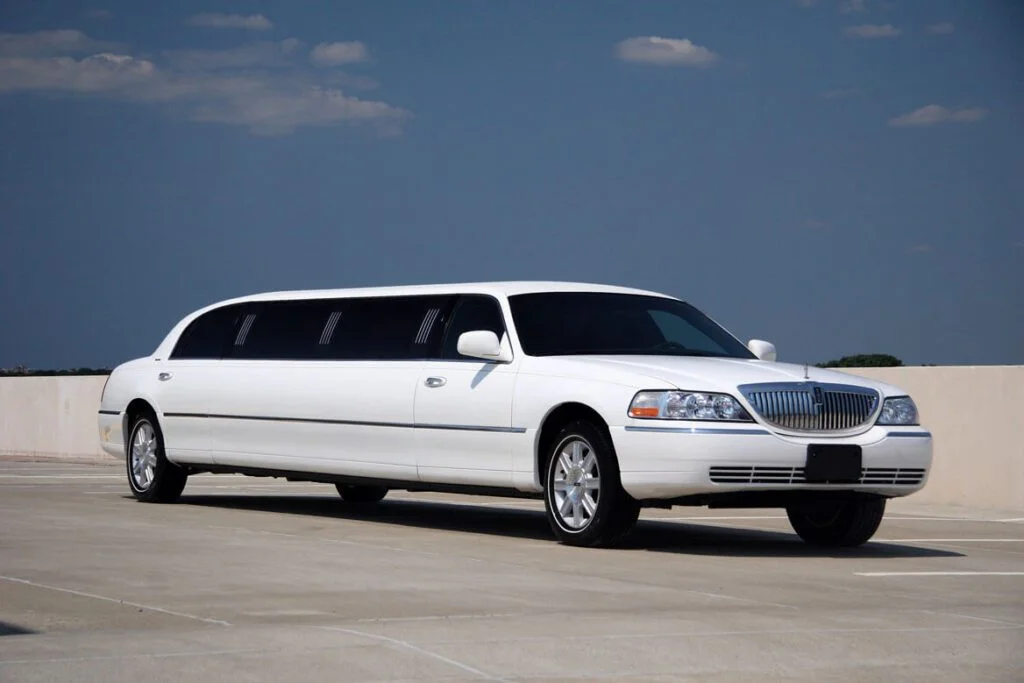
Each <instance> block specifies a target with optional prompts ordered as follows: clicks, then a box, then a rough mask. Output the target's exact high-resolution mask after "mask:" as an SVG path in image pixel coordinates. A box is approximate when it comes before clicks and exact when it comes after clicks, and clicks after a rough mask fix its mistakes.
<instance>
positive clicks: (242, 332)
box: [235, 313, 256, 346]
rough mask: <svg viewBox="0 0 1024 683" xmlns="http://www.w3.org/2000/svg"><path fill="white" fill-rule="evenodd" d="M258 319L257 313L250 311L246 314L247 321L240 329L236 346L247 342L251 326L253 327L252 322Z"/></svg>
mask: <svg viewBox="0 0 1024 683" xmlns="http://www.w3.org/2000/svg"><path fill="white" fill-rule="evenodd" d="M254 320H256V314H255V313H250V314H249V315H247V316H245V322H243V323H242V328H241V329H240V330H238V336H237V337H235V346H242V345H243V344H245V338H246V336H248V334H249V328H250V327H252V322H253V321H254Z"/></svg>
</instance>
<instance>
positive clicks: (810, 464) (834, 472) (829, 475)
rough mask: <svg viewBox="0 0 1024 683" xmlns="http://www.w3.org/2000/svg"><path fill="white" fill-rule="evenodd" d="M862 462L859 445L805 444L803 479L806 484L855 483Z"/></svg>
mask: <svg viewBox="0 0 1024 683" xmlns="http://www.w3.org/2000/svg"><path fill="white" fill-rule="evenodd" d="M862 464H863V453H862V452H861V447H860V446H857V445H853V444H821V443H812V444H810V445H809V446H807V464H806V465H805V466H804V479H805V480H806V481H807V483H808V484H856V483H858V482H859V481H860V475H861V467H862Z"/></svg>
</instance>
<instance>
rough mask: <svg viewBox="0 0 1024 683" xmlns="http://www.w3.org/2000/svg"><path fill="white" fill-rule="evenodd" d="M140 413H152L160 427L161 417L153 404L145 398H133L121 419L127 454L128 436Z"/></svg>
mask: <svg viewBox="0 0 1024 683" xmlns="http://www.w3.org/2000/svg"><path fill="white" fill-rule="evenodd" d="M138 415H150V416H152V418H153V419H154V420H156V422H157V426H158V427H159V422H160V418H159V415H158V414H157V412H156V408H154V407H153V404H152V403H150V402H149V401H147V400H146V399H144V398H133V399H132V400H131V401H129V402H128V405H127V406H125V409H124V417H123V418H122V419H121V431H122V433H123V434H124V444H125V454H126V456H127V449H128V447H129V444H128V436H129V432H130V431H131V428H132V420H134V419H135V417H136V416H138Z"/></svg>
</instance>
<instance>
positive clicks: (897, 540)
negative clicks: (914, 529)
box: [875, 538, 1024, 543]
mask: <svg viewBox="0 0 1024 683" xmlns="http://www.w3.org/2000/svg"><path fill="white" fill-rule="evenodd" d="M875 540H876V541H883V542H886V543H1024V538H877V539H875Z"/></svg>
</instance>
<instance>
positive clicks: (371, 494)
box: [334, 484, 388, 503]
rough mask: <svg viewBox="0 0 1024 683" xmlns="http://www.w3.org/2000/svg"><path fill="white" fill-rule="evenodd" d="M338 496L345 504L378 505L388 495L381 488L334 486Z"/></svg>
mask: <svg viewBox="0 0 1024 683" xmlns="http://www.w3.org/2000/svg"><path fill="white" fill-rule="evenodd" d="M334 488H336V489H338V495H339V496H341V499H342V500H343V501H345V502H346V503H379V502H380V501H382V500H383V499H384V496H386V495H388V490H387V488H385V487H383V486H357V485H354V484H335V485H334Z"/></svg>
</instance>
